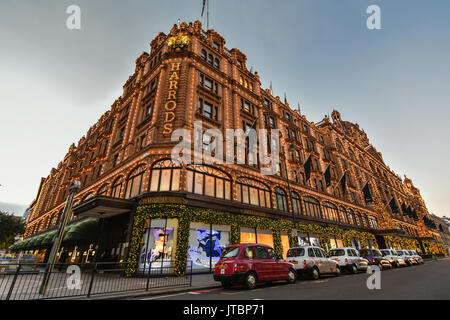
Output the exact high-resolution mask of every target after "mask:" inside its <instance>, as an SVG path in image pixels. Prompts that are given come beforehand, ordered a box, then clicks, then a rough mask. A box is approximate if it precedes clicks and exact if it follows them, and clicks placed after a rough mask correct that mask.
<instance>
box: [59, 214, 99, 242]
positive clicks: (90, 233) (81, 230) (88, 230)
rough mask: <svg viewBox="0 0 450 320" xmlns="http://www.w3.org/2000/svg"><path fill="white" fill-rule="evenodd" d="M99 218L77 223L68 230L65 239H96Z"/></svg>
mask: <svg viewBox="0 0 450 320" xmlns="http://www.w3.org/2000/svg"><path fill="white" fill-rule="evenodd" d="M97 232H98V220H97V219H86V220H83V221H80V222H78V223H75V224H73V225H71V226H70V229H68V230H66V232H65V234H64V238H63V241H92V240H95V239H96V235H97Z"/></svg>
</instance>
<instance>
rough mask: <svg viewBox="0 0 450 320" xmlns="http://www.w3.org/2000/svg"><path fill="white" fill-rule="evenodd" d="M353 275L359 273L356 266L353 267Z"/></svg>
mask: <svg viewBox="0 0 450 320" xmlns="http://www.w3.org/2000/svg"><path fill="white" fill-rule="evenodd" d="M351 271H352V273H353V274H355V273H358V268H357V267H356V265H352V270H351Z"/></svg>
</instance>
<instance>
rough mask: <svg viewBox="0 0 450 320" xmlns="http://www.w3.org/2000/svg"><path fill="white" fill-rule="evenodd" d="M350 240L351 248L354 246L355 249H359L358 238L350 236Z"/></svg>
mask: <svg viewBox="0 0 450 320" xmlns="http://www.w3.org/2000/svg"><path fill="white" fill-rule="evenodd" d="M351 241H352V247H353V248H355V249H356V250H359V249H361V243H360V242H359V240H358V239H356V238H352V239H351Z"/></svg>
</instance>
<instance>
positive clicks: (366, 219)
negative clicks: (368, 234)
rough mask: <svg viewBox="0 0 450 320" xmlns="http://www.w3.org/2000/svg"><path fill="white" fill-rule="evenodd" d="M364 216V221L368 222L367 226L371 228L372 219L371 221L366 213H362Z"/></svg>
mask: <svg viewBox="0 0 450 320" xmlns="http://www.w3.org/2000/svg"><path fill="white" fill-rule="evenodd" d="M362 216H363V217H364V222H365V224H366V227H367V228H370V221H369V218H368V217H367V215H366V214H362Z"/></svg>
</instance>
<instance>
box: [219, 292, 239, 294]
mask: <svg viewBox="0 0 450 320" xmlns="http://www.w3.org/2000/svg"><path fill="white" fill-rule="evenodd" d="M240 293H241V292H221V293H220V294H240Z"/></svg>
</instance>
